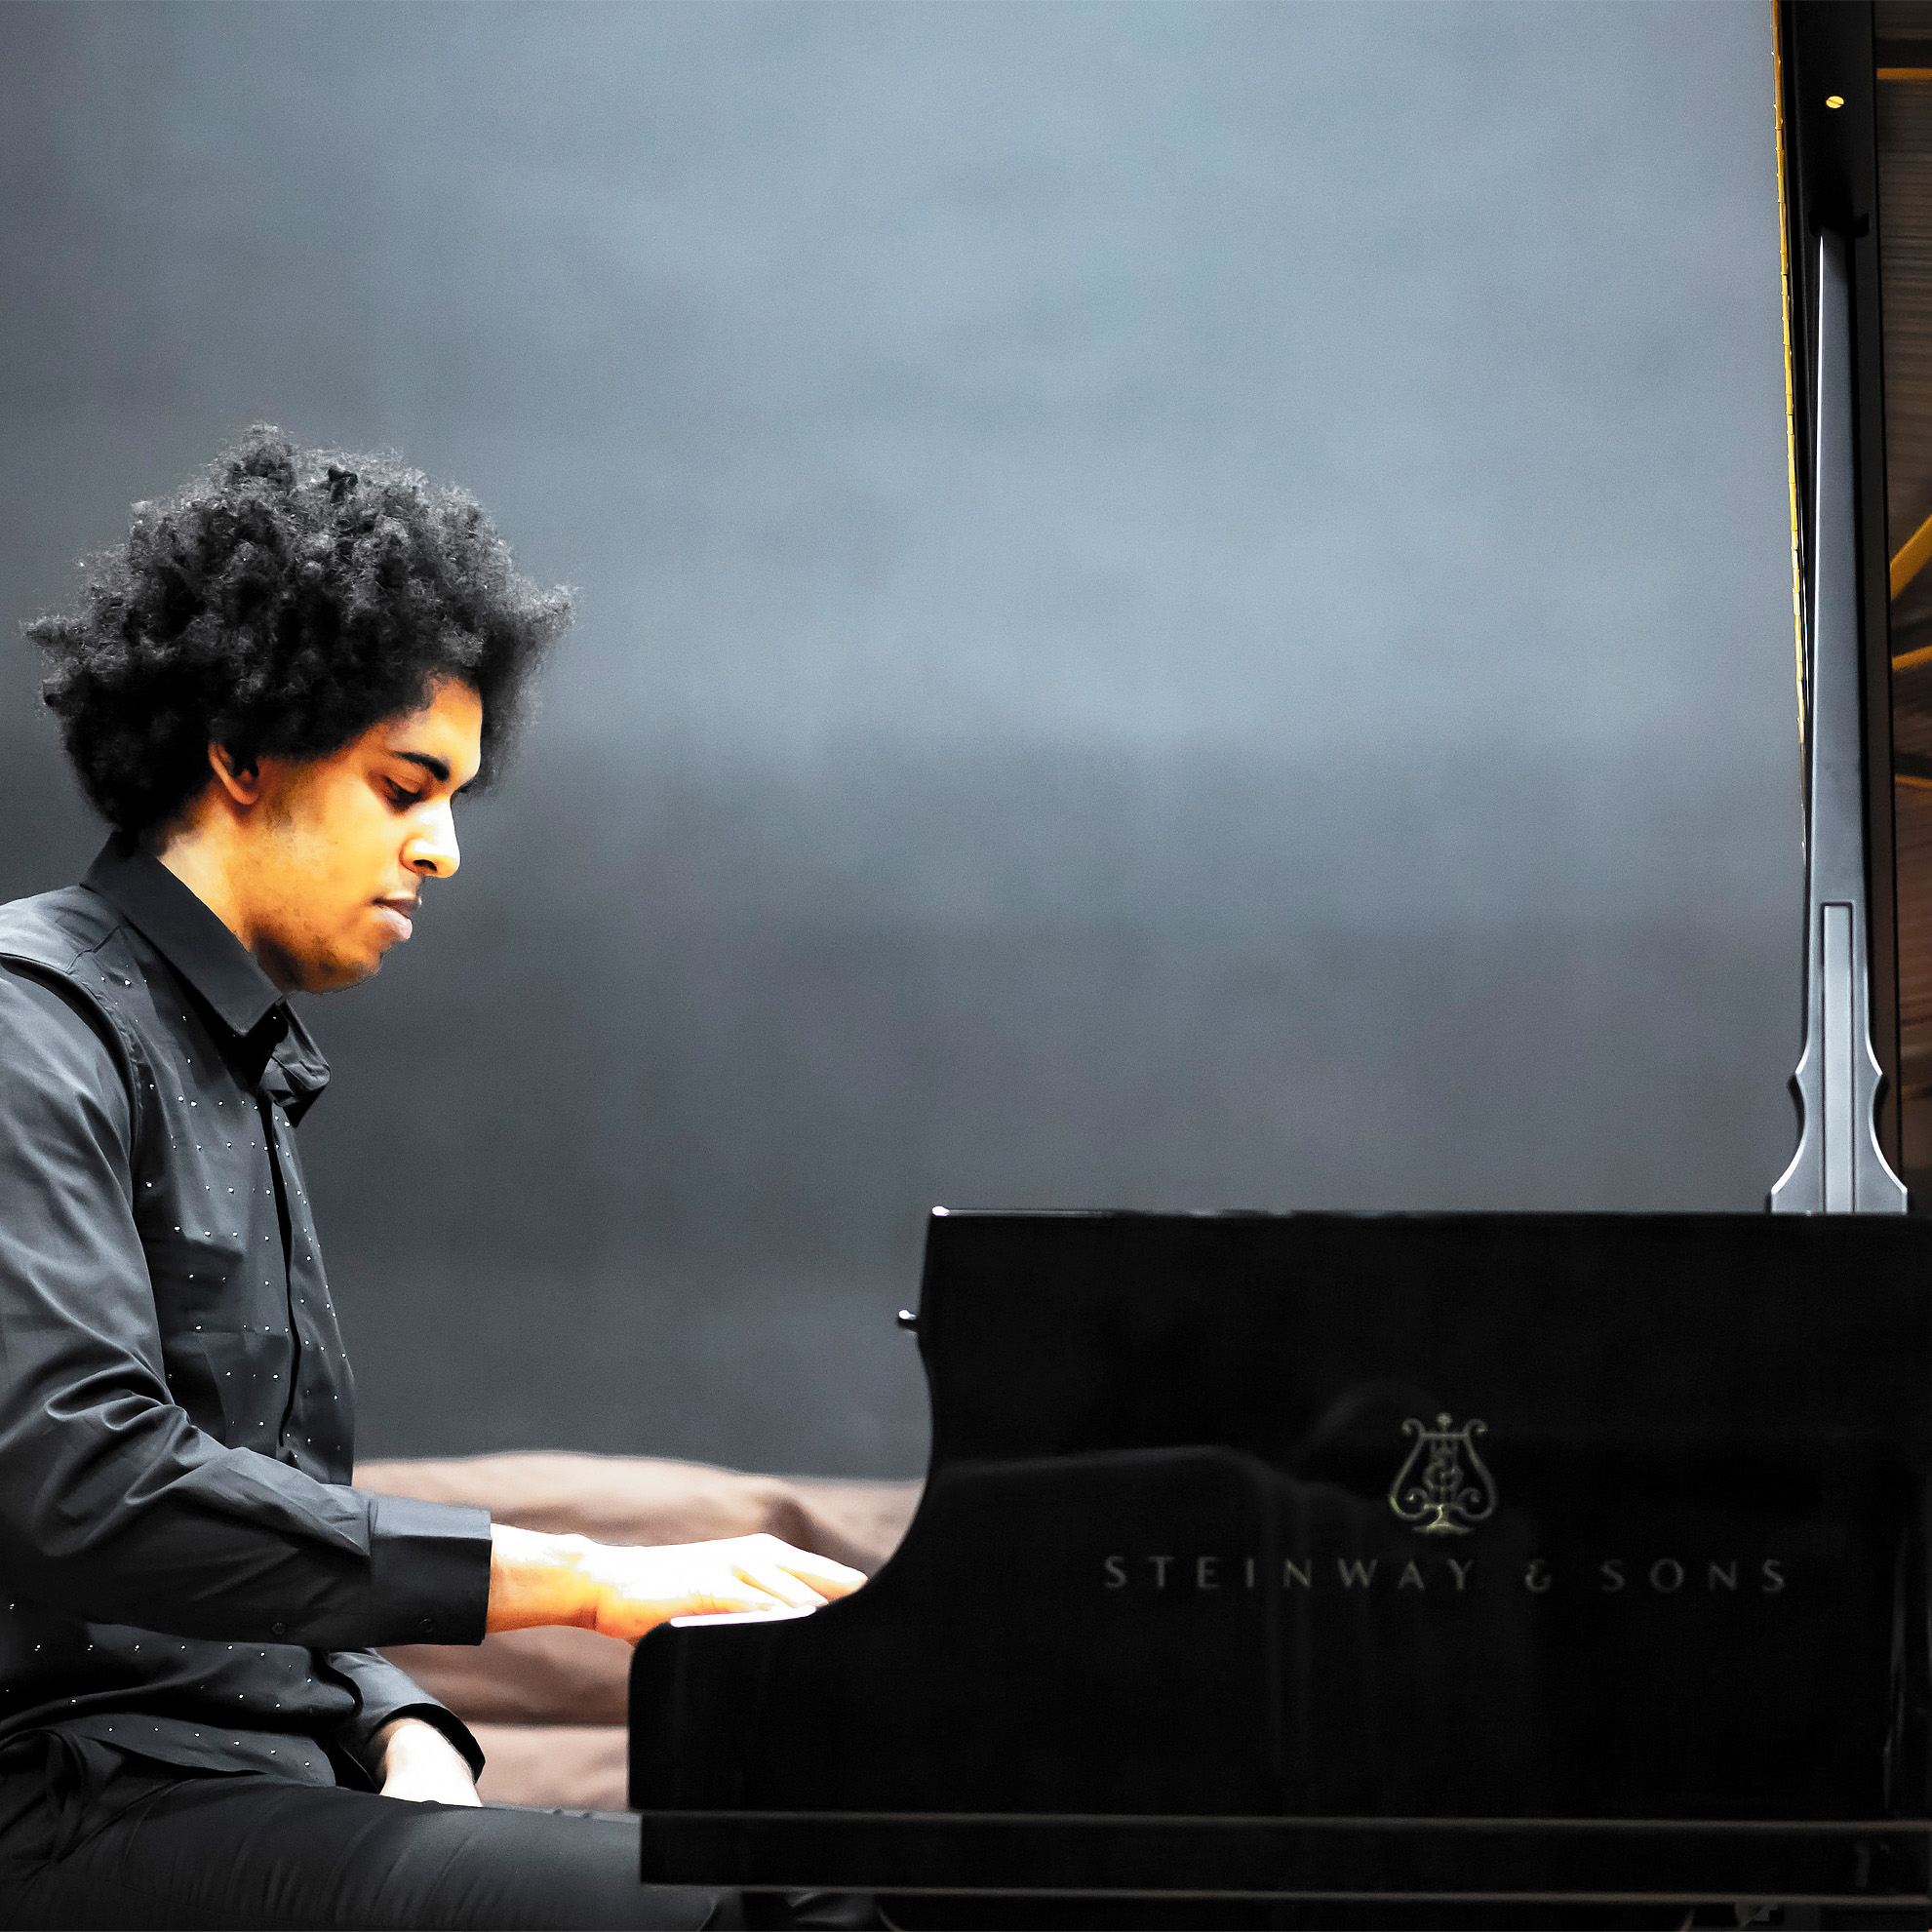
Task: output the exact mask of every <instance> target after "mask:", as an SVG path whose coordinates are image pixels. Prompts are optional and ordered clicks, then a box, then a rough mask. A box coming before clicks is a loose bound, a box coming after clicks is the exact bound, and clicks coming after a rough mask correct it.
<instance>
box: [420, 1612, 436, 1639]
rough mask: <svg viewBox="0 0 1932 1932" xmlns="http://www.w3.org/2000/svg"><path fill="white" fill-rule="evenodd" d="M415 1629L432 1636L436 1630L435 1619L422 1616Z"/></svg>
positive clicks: (424, 1634)
mask: <svg viewBox="0 0 1932 1932" xmlns="http://www.w3.org/2000/svg"><path fill="white" fill-rule="evenodd" d="M416 1629H417V1630H419V1631H420V1632H421V1633H422V1634H423V1636H434V1635H435V1631H436V1619H435V1618H434V1617H425V1618H423V1620H422V1622H421V1623H419V1624H417V1625H416Z"/></svg>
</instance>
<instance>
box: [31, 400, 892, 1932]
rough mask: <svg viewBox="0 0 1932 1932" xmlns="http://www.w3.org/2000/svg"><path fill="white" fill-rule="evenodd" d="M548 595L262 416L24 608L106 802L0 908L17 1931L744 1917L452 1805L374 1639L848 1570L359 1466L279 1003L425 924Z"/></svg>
mask: <svg viewBox="0 0 1932 1932" xmlns="http://www.w3.org/2000/svg"><path fill="white" fill-rule="evenodd" d="M568 617H569V603H568V599H567V598H566V597H565V596H564V595H563V594H562V593H561V592H556V591H541V590H539V589H537V588H536V587H535V586H534V585H532V584H531V583H530V582H529V581H527V580H526V579H524V578H523V577H521V576H519V575H518V574H517V573H516V572H515V571H514V570H513V569H512V567H511V563H510V558H509V553H508V551H507V550H506V548H505V546H504V544H503V542H502V539H501V538H500V537H499V536H498V535H497V533H496V532H495V530H494V529H493V526H492V525H491V523H490V522H489V520H488V519H487V518H486V517H485V516H484V514H483V512H482V510H481V509H480V508H479V507H478V505H477V504H476V503H475V501H474V500H473V499H472V498H471V497H469V496H468V495H467V494H465V493H462V492H460V491H456V490H453V489H448V488H442V487H438V486H434V485H432V484H430V483H428V482H427V481H426V480H425V479H424V478H423V477H421V476H420V475H418V474H416V473H415V472H414V471H411V470H408V469H405V468H403V467H402V466H400V465H399V464H397V463H395V462H394V461H392V460H389V459H385V458H375V457H346V456H341V455H339V454H338V455H333V456H332V455H328V454H319V453H311V452H307V451H303V450H301V449H298V448H296V447H295V446H294V445H293V444H291V443H290V442H289V441H288V440H287V439H286V438H284V437H282V436H281V435H280V434H279V433H277V432H275V431H273V430H268V429H258V430H256V431H253V432H252V433H251V434H250V435H249V437H248V438H247V439H246V440H245V441H244V442H243V443H242V444H241V445H240V446H238V447H237V448H236V449H234V450H232V451H230V452H229V453H227V454H226V455H225V456H223V457H222V458H221V459H220V460H219V461H218V462H217V464H216V465H215V466H214V467H213V468H212V469H211V470H209V471H208V472H207V473H206V474H205V475H204V476H203V477H202V478H201V479H200V480H198V481H197V482H195V483H192V484H190V485H189V486H188V487H186V488H185V489H183V490H182V491H181V492H180V493H177V495H175V496H174V497H172V498H171V499H169V500H167V501H165V502H157V503H144V504H140V505H138V506H137V509H136V513H135V518H134V523H133V527H132V530H131V532H130V534H129V536H128V539H127V541H126V543H125V544H124V545H122V546H121V547H120V548H118V549H117V550H114V551H111V552H109V553H107V554H106V555H104V556H102V557H99V558H97V559H95V560H94V562H93V563H92V564H91V566H90V567H89V574H88V578H87V581H86V582H85V583H84V585H83V587H82V589H81V591H80V593H79V595H78V597H77V600H76V602H75V604H74V606H73V607H72V609H71V610H70V611H68V612H66V613H64V614H59V615H54V616H48V617H43V618H41V619H40V620H38V621H37V622H36V623H34V624H32V625H30V626H28V634H29V636H30V637H31V638H32V639H33V641H34V642H35V643H36V644H37V645H38V646H39V647H40V649H41V651H43V652H44V655H45V658H46V662H47V667H48V676H47V680H46V685H45V695H46V700H47V703H48V704H49V705H50V706H51V708H52V709H53V711H54V712H55V713H56V715H57V716H58V718H59V721H60V726H61V729H62V734H63V738H64V742H65V745H66V748H67V751H68V754H69V756H70V757H71V759H72V762H73V765H74V769H75V771H76V773H77V774H78V776H79V779H80V783H81V785H82V787H83V789H84V790H85V792H86V794H87V796H88V798H89V799H90V800H91V801H92V802H93V804H94V805H95V806H96V807H97V808H99V811H100V813H101V815H102V816H103V817H104V818H105V819H106V820H107V822H108V823H109V825H110V826H111V827H112V828H113V829H112V836H111V837H110V838H109V840H108V842H107V845H106V847H105V848H104V849H103V850H102V851H101V853H100V855H99V858H98V859H96V861H95V863H94V865H93V868H92V869H91V870H90V871H89V873H88V874H87V877H86V879H85V880H84V881H83V882H82V883H81V884H80V885H78V886H74V887H67V888H66V889H64V890H59V891H51V892H45V893H42V894H40V895H39V896H38V897H34V898H28V899H21V900H17V901H15V902H14V903H13V904H11V905H8V906H5V907H0V1923H5V1924H11V1925H20V1926H69V1925H90V1926H111V1925H120V1926H224V1925H235V1926H320V1925H328V1926H415V1925H424V1926H428V1925H435V1926H646V1925H650V1926H698V1925H703V1924H727V1923H736V1922H739V1919H740V1916H741V1914H742V1912H743V1911H744V1909H745V1906H744V1902H743V1901H741V1900H738V1899H736V1898H733V1897H730V1896H729V1895H726V1896H723V1897H720V1896H715V1895H712V1894H708V1893H700V1892H680V1891H670V1890H659V1889H652V1888H647V1887H644V1886H642V1885H640V1884H639V1883H638V1879H637V1838H636V1833H635V1832H633V1831H631V1830H629V1829H627V1828H626V1827H624V1826H623V1825H622V1824H621V1823H619V1822H617V1821H613V1820H610V1819H602V1818H597V1817H593V1816H587V1815H575V1816H572V1815H567V1814H563V1813H552V1812H534V1811H518V1810H512V1809H508V1808H483V1807H481V1806H479V1803H478V1799H477V1794H476V1788H475V1783H474V1778H475V1774H476V1772H477V1770H478V1769H479V1768H480V1766H481V1762H482V1758H481V1754H480V1753H479V1752H478V1750H477V1747H476V1743H475V1741H474V1739H472V1737H471V1736H470V1734H469V1732H468V1731H467V1730H466V1729H465V1728H464V1727H463V1725H462V1724H461V1723H460V1722H458V1721H457V1719H456V1718H455V1717H454V1716H453V1715H452V1714H451V1713H450V1712H448V1711H447V1710H445V1709H443V1708H442V1707H441V1706H440V1705H439V1704H437V1702H436V1701H435V1700H434V1699H433V1698H431V1697H429V1696H428V1695H426V1694H425V1693H424V1692H423V1691H422V1690H421V1689H420V1688H419V1687H418V1686H417V1685H415V1684H414V1683H413V1682H412V1681H411V1680H410V1678H409V1677H408V1676H405V1675H404V1674H403V1672H402V1671H400V1670H399V1669H397V1668H396V1667H395V1666H393V1665H391V1664H389V1663H388V1662H386V1661H385V1660H384V1659H383V1658H382V1657H381V1656H380V1655H379V1654H378V1651H377V1646H379V1645H383V1644H393V1643H402V1642H408V1643H422V1642H444V1643H475V1642H478V1641H480V1640H481V1638H482V1637H483V1636H484V1634H485V1632H486V1631H498V1630H516V1629H520V1628H523V1627H526V1626H529V1625H535V1624H576V1625H581V1626H584V1627H587V1628H591V1629H595V1630H598V1631H602V1632H605V1633H607V1634H609V1635H611V1636H617V1637H622V1638H628V1639H635V1638H637V1637H639V1636H642V1635H643V1634H644V1633H645V1632H646V1631H648V1630H650V1629H651V1627H652V1626H653V1625H655V1624H657V1623H660V1622H662V1621H663V1620H664V1619H666V1618H668V1617H672V1616H677V1615H682V1614H692V1613H695V1614H706V1613H712V1612H721V1611H755V1610H770V1609H778V1608H783V1607H798V1606H809V1605H812V1604H816V1603H819V1602H822V1601H824V1600H826V1599H828V1598H830V1597H837V1596H841V1595H843V1594H845V1593H846V1592H847V1591H849V1590H851V1589H852V1588H854V1587H855V1586H856V1585H857V1584H858V1583H859V1582H860V1581H862V1579H861V1577H860V1576H859V1574H858V1573H857V1572H856V1571H854V1570H850V1569H847V1568H845V1567H844V1566H842V1565H841V1564H838V1563H835V1562H831V1561H829V1560H828V1559H826V1558H824V1557H814V1556H810V1555H808V1554H806V1553H805V1552H802V1551H799V1550H795V1549H792V1548H791V1547H789V1546H788V1545H786V1544H783V1543H781V1542H778V1541H777V1540H776V1539H774V1538H771V1537H764V1536H754V1537H746V1538H738V1539H734V1540H731V1541H725V1542H713V1543H693V1544H684V1545H678V1546H674V1547H666V1548H657V1549H618V1548H612V1547H609V1546H604V1545H599V1544H595V1543H592V1542H589V1541H588V1540H586V1539H584V1538H581V1537H572V1536H550V1535H539V1534H535V1533H533V1532H530V1531H526V1530H522V1529H518V1528H515V1527H512V1526H509V1525H506V1524H502V1523H492V1522H491V1520H490V1519H489V1517H488V1516H487V1514H486V1513H485V1512H483V1511H481V1510H472V1509H463V1508H457V1507H453V1506H447V1505H441V1504H432V1503H424V1502H415V1501H407V1500H400V1499H397V1498H393V1497H388V1496H376V1495H372V1494H369V1493H366V1492H364V1491H361V1490H358V1489H355V1488H354V1487H352V1486H350V1469H351V1462H352V1457H353V1447H354V1439H355V1408H354V1404H355V1389H354V1382H353V1380H352V1378H351V1376H350V1373H349V1364H348V1361H347V1360H346V1359H345V1358H344V1355H343V1352H342V1343H341V1338H340V1335H339V1333H338V1330H337V1327H336V1322H335V1311H334V1309H333V1307H332V1306H331V1302H330V1296H329V1287H328V1282H327V1280H326V1278H325V1276H324V1273H323V1267H322V1254H321V1249H320V1246H319V1244H318V1242H317V1241H316V1235H315V1227H314V1222H313V1221H312V1219H311V1217H310V1211H309V1201H308V1192H307V1185H306V1183H305V1182H304V1180H303V1178H302V1170H301V1164H300V1162H299V1160H298V1159H297V1156H296V1127H297V1125H298V1124H299V1123H300V1121H301V1119H302V1116H303V1115H304V1113H306V1111H307V1110H308V1108H309V1107H310V1106H311V1105H313V1104H314V1102H315V1099H316V1097H317V1095H318V1094H319V1093H320V1092H321V1090H322V1087H323V1084H324V1083H325V1082H326V1081H327V1079H328V1077H329V1076H328V1068H327V1065H326V1064H325V1062H324V1060H323V1058H322V1055H321V1054H320V1052H318V1051H317V1049H316V1045H315V1043H314V1042H313V1040H311V1039H310V1037H309V1035H308V1033H307V1031H306V1030H305V1029H304V1027H303V1025H302V1022H301V1021H300V1020H299V1019H298V1018H297V1017H296V1014H295V1013H294V1012H293V1011H292V1010H291V1008H290V1005H289V1004H288V996H289V995H290V994H292V993H297V992H300V993H324V992H328V991H329V990H331V989H332V988H335V987H343V986H349V985H352V984H354V983H355V982H356V981H358V980H361V979H364V978H366V977H368V975H369V974H371V973H373V972H375V969H376V967H377V966H378V965H379V964H380V962H381V958H382V955H383V953H384V952H385V951H386V950H387V949H388V948H389V947H391V946H394V945H398V944H400V943H401V942H403V941H404V940H406V939H408V938H409V936H410V929H411V922H412V920H413V919H414V916H415V912H416V901H417V897H418V895H419V893H420V892H421V890H422V887H423V882H424V881H425V880H443V879H448V878H451V877H452V876H453V874H454V873H455V870H456V864H457V848H456V834H455V825H454V821H453V805H454V802H455V800H456V798H457V797H458V796H459V795H460V794H462V793H464V792H466V791H468V790H470V789H471V788H472V787H473V786H475V785H477V784H479V783H481V782H483V781H486V780H487V779H488V778H489V777H490V776H491V775H492V774H493V771H494V770H495V769H497V767H498V766H499V765H500V764H501V762H502V758H503V755H504V752H505V751H506V749H507V747H508V745H509V742H510V740H511V737H512V735H513V733H514V729H515V725H516V721H517V717H518V713H519V707H520V702H521V699H522V697H523V695H524V694H525V692H526V691H527V690H528V688H529V684H530V680H531V677H532V672H533V671H534V669H535V667H536V666H537V664H538V662H539V660H540V659H541V657H542V656H543V654H544V652H545V651H546V650H547V648H548V647H549V646H550V645H551V643H552V642H553V641H554V640H555V639H556V638H557V636H558V635H559V634H560V633H561V631H562V629H563V628H564V625H565V624H566V622H567V621H568ZM398 1184H399V1185H406V1184H407V1183H406V1181H404V1180H399V1182H398ZM816 1909H817V1908H808V1907H800V1908H798V1910H799V1911H800V1912H801V1913H802V1915H801V1917H800V1919H799V1921H798V1922H809V1914H810V1912H812V1911H814V1910H816ZM781 1916H782V1911H781Z"/></svg>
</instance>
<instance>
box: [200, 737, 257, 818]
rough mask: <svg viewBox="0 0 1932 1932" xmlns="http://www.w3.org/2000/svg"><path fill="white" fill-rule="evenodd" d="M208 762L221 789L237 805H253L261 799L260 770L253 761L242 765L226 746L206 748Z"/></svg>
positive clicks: (213, 745)
mask: <svg viewBox="0 0 1932 1932" xmlns="http://www.w3.org/2000/svg"><path fill="white" fill-rule="evenodd" d="M208 762H209V764H210V765H212V766H213V767H214V768H215V775H216V777H217V779H218V780H219V781H220V784H221V789H222V790H223V791H225V792H226V793H227V794H228V796H229V797H230V798H231V799H233V800H234V802H235V803H236V804H237V805H254V804H255V803H256V800H257V799H259V798H260V797H261V770H260V768H259V767H258V766H257V765H256V764H255V763H254V762H253V761H251V762H249V763H248V764H246V765H244V764H243V763H242V761H241V760H240V759H238V758H237V757H236V756H235V755H234V753H233V752H231V751H230V750H229V749H228V747H227V746H226V745H216V744H212V745H210V746H209V747H208Z"/></svg>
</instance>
